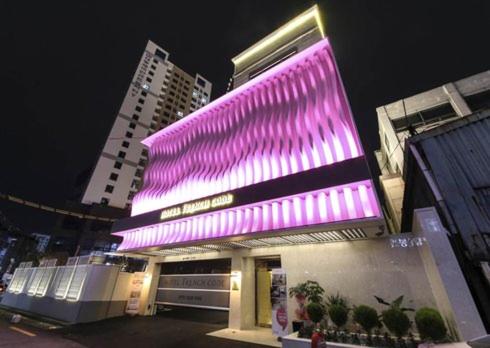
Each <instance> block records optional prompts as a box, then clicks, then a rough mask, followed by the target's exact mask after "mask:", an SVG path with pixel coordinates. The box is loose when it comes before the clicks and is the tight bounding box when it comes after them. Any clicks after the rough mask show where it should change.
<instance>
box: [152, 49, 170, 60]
mask: <svg viewBox="0 0 490 348" xmlns="http://www.w3.org/2000/svg"><path fill="white" fill-rule="evenodd" d="M155 56H157V57H159V58H161V59H162V60H165V59H167V54H166V53H165V52H163V51H162V50H159V49H158V48H157V49H156V50H155Z"/></svg>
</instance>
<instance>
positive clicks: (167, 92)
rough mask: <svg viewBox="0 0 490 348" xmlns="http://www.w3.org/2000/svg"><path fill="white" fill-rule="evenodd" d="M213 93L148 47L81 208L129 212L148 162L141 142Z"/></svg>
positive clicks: (208, 85)
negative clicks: (119, 209)
mask: <svg viewBox="0 0 490 348" xmlns="http://www.w3.org/2000/svg"><path fill="white" fill-rule="evenodd" d="M211 89H212V84H211V83H210V82H209V81H207V80H206V79H205V78H204V77H203V76H201V75H199V74H196V75H195V76H191V75H190V74H188V73H186V72H185V71H184V70H182V69H180V68H179V67H178V66H176V65H175V64H173V63H172V62H170V61H169V53H168V52H166V51H165V50H163V49H162V48H161V47H159V46H157V45H156V44H155V43H153V42H152V41H148V44H147V45H146V48H145V52H144V53H143V56H142V57H141V60H140V63H139V64H138V68H137V69H136V72H135V74H134V76H133V79H132V81H131V84H130V87H129V89H128V91H127V93H126V96H125V98H124V100H123V102H122V105H121V108H120V110H119V112H118V114H117V117H116V119H115V121H114V124H113V126H112V128H111V130H110V132H109V135H108V137H107V140H106V142H105V144H104V147H103V149H102V152H101V154H100V157H99V158H98V160H97V163H96V165H95V168H94V170H93V172H92V175H91V177H90V181H89V182H88V185H87V187H86V189H85V192H84V194H83V197H82V203H84V204H88V205H91V204H102V205H108V206H110V207H114V208H123V209H124V208H129V206H130V205H131V201H132V198H133V196H134V194H135V193H136V192H137V191H138V189H139V187H140V186H141V180H142V176H143V171H144V168H145V166H146V162H147V159H148V154H147V151H146V149H145V148H144V146H143V144H142V143H141V140H142V139H144V138H146V137H147V136H149V135H151V134H153V133H154V132H156V131H158V130H160V129H162V128H165V127H166V126H168V125H169V124H172V123H173V122H175V121H177V120H180V119H181V118H183V117H185V116H186V115H188V114H189V113H191V112H193V111H195V110H197V109H199V108H200V107H202V106H204V105H206V104H207V103H209V101H210V98H211Z"/></svg>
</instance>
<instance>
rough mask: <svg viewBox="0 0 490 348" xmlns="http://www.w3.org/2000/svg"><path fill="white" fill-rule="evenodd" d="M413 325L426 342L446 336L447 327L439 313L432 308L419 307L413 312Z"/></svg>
mask: <svg viewBox="0 0 490 348" xmlns="http://www.w3.org/2000/svg"><path fill="white" fill-rule="evenodd" d="M415 325H416V326H417V330H418V331H419V334H420V338H421V339H422V340H424V341H426V342H427V343H430V342H437V341H441V340H444V339H445V338H446V334H447V329H446V326H445V325H444V319H442V316H441V314H440V313H439V312H438V311H437V310H436V309H433V308H427V307H424V308H420V309H419V310H418V311H417V312H416V313H415Z"/></svg>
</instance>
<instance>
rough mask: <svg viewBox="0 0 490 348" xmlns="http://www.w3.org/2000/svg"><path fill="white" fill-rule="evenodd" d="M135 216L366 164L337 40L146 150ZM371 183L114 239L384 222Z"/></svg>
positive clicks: (132, 243) (139, 244) (166, 240)
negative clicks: (354, 161) (354, 162)
mask: <svg viewBox="0 0 490 348" xmlns="http://www.w3.org/2000/svg"><path fill="white" fill-rule="evenodd" d="M143 143H144V144H145V145H147V146H148V147H149V156H150V161H149V164H148V166H147V168H146V171H145V178H144V185H143V187H142V189H141V190H140V192H139V193H138V194H137V195H136V196H135V198H134V200H133V210H132V215H133V216H134V215H138V214H142V213H145V212H149V211H155V210H158V209H162V208H166V207H169V206H173V205H177V204H180V203H183V202H187V201H191V200H196V199H199V198H202V197H207V196H211V195H216V194H219V193H222V192H228V191H232V190H234V189H237V188H240V187H245V186H248V185H252V184H256V183H260V182H265V181H268V180H272V179H275V178H278V177H283V176H287V175H290V174H294V173H298V172H303V171H308V170H310V169H313V168H318V167H321V166H327V167H326V169H325V170H327V171H328V165H330V164H332V163H338V162H341V161H344V160H347V159H351V158H356V157H360V156H363V150H362V147H361V144H360V141H359V136H358V134H357V130H356V128H355V125H354V122H353V118H352V114H351V111H350V107H349V104H348V102H347V98H346V95H345V91H344V88H343V85H342V81H341V79H340V75H339V73H338V70H337V66H336V63H335V59H334V56H333V53H332V49H331V47H330V44H329V42H328V40H327V39H325V40H322V41H321V42H319V43H317V44H315V45H313V46H311V47H310V48H308V49H306V50H304V51H302V52H300V53H298V54H296V55H295V56H293V57H291V58H289V59H288V60H286V61H284V62H283V63H281V64H279V65H277V66H276V67H274V68H272V69H270V70H268V71H266V72H265V73H263V74H261V75H259V76H258V77H256V78H255V79H253V80H251V81H249V82H248V83H246V84H244V85H243V86H240V87H239V88H237V89H235V90H233V91H231V92H230V93H228V94H226V95H225V96H223V97H221V98H219V99H217V100H215V101H214V102H212V103H210V104H209V105H207V106H205V107H203V108H201V109H200V110H198V111H196V112H194V113H193V114H192V115H189V116H187V117H185V118H184V119H182V120H180V121H179V122H176V123H174V124H172V125H170V126H168V127H166V128H165V129H163V130H161V131H160V132H158V133H156V134H154V135H152V136H151V137H149V138H147V139H145V140H144V141H143ZM365 179H366V180H363V181H359V182H354V183H349V184H346V185H341V186H336V187H329V188H324V189H321V190H317V191H313V192H304V193H301V194H297V195H293V196H289V197H281V198H277V199H273V200H270V201H263V202H257V203H253V204H249V205H244V206H238V207H233V208H228V209H223V210H219V211H214V212H209V213H202V214H198V215H194V216H188V217H182V218H179V219H177V220H172V221H164V222H161V223H158V224H155V225H152V226H145V227H141V228H136V229H132V230H127V231H121V232H117V233H114V234H116V235H120V236H123V237H124V240H123V242H122V244H121V245H120V247H119V250H132V249H138V248H146V247H151V246H159V245H169V244H174V243H182V242H189V241H199V240H205V239H209V238H222V237H229V236H234V235H240V234H247V233H260V232H265V231H274V230H281V229H287V228H297V227H301V226H309V225H316V224H325V223H332V222H339V221H346V220H354V219H364V218H370V217H380V216H381V214H380V209H379V206H378V203H377V199H376V196H375V192H374V189H373V185H372V182H371V180H370V179H369V178H367V177H366V178H365Z"/></svg>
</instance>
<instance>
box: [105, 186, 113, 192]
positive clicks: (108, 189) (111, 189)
mask: <svg viewBox="0 0 490 348" xmlns="http://www.w3.org/2000/svg"><path fill="white" fill-rule="evenodd" d="M112 191H114V186H112V185H107V186H106V187H105V192H108V193H112Z"/></svg>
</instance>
